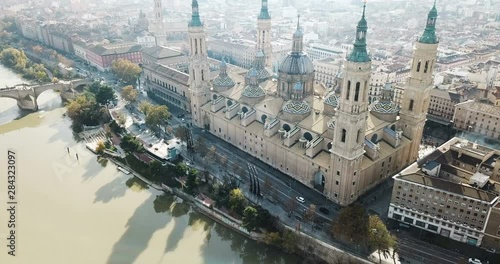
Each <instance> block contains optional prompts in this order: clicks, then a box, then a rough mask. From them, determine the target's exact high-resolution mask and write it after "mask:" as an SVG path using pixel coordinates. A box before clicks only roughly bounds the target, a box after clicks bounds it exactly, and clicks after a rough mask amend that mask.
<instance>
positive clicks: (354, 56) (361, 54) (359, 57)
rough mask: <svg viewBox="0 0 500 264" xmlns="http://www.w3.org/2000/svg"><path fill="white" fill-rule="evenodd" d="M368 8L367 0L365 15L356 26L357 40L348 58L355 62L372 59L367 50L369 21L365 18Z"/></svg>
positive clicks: (364, 8)
mask: <svg viewBox="0 0 500 264" xmlns="http://www.w3.org/2000/svg"><path fill="white" fill-rule="evenodd" d="M365 10H366V0H365V2H364V5H363V15H362V16H361V19H360V20H359V22H358V26H357V27H356V40H355V41H354V48H353V49H352V52H351V54H350V55H349V57H348V58H347V60H349V61H353V62H367V61H370V57H369V56H368V52H367V51H366V32H367V31H368V23H367V22H366V19H365Z"/></svg>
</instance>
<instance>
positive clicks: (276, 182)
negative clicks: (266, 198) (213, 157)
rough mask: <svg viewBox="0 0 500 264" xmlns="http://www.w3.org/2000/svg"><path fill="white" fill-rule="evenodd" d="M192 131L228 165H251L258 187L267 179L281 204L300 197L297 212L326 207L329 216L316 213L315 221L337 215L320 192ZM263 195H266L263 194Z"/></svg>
mask: <svg viewBox="0 0 500 264" xmlns="http://www.w3.org/2000/svg"><path fill="white" fill-rule="evenodd" d="M192 131H193V135H196V136H197V137H203V138H205V139H206V141H207V142H211V143H212V144H213V146H215V147H216V149H217V152H218V153H219V154H221V155H223V156H225V157H227V158H228V163H229V162H230V163H231V164H233V163H236V164H237V165H239V166H240V167H242V168H247V163H251V164H253V165H254V166H255V168H256V170H257V176H258V179H259V182H260V186H263V185H264V181H265V178H266V177H269V179H270V180H271V182H272V188H273V189H274V191H275V192H276V194H278V195H277V198H278V200H279V202H280V203H281V204H286V203H287V202H288V201H289V200H290V199H295V197H297V196H301V197H304V199H305V202H304V203H298V205H299V206H298V209H297V212H302V211H303V209H308V208H309V206H310V205H311V204H314V205H316V206H317V209H319V207H320V206H323V207H327V208H329V211H330V214H329V216H325V215H323V214H321V213H319V212H316V213H317V214H316V219H318V220H321V221H323V222H328V223H331V219H332V218H333V217H334V216H336V215H337V214H338V212H337V211H336V210H335V208H337V206H336V205H335V204H334V203H333V202H331V201H328V200H327V199H326V198H325V196H324V195H323V194H321V193H320V192H318V191H316V190H313V189H311V188H309V187H307V186H304V185H303V184H302V183H300V182H298V181H296V180H294V179H292V178H291V177H290V176H288V175H286V174H284V173H282V172H280V171H278V170H277V169H275V168H273V167H271V166H269V165H268V164H266V163H264V162H262V161H261V160H259V159H257V158H255V157H253V156H251V155H250V154H248V153H246V152H244V151H242V150H240V149H238V148H237V147H235V146H233V145H231V144H230V143H228V142H226V141H224V140H222V139H220V138H218V137H216V136H214V135H212V134H210V133H209V132H207V131H205V130H203V129H200V128H193V129H192ZM228 167H229V166H228ZM249 180H250V179H249V178H247V181H249ZM263 195H268V194H265V193H263Z"/></svg>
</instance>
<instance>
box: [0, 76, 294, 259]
mask: <svg viewBox="0 0 500 264" xmlns="http://www.w3.org/2000/svg"><path fill="white" fill-rule="evenodd" d="M22 81H23V80H22V79H21V78H19V77H17V76H15V74H13V73H12V72H11V71H10V70H8V69H6V68H4V67H3V66H0V87H4V86H5V85H13V84H16V83H20V82H22ZM38 103H39V105H40V110H39V111H38V112H36V113H25V112H22V111H20V110H18V109H17V105H16V102H15V101H14V100H12V99H7V98H0V124H1V125H0V146H1V148H0V151H1V152H2V153H0V164H4V167H3V168H0V170H1V171H2V173H0V176H1V177H0V204H1V205H2V207H3V208H6V207H7V186H6V182H7V179H6V176H5V175H6V173H4V172H6V169H7V168H6V166H7V165H6V164H7V153H6V152H7V148H9V149H11V150H12V151H14V152H15V153H16V160H17V162H16V168H17V171H16V173H17V176H16V184H17V187H16V188H17V189H16V200H17V202H18V203H17V205H16V219H15V220H16V230H15V232H16V233H15V236H16V256H15V257H12V256H9V255H8V254H7V251H8V250H9V249H8V248H7V247H6V245H7V243H8V241H7V240H6V238H7V237H8V235H10V233H9V232H10V229H8V228H7V221H8V218H7V217H6V214H5V212H6V211H5V210H6V209H2V213H1V214H0V244H1V245H0V263H9V264H11V263H12V264H17V263H20V264H26V263H51V264H58V263H62V264H67V263H72V264H77V263H82V264H89V263H93V264H94V263H95V264H100V263H110V264H114V263H117V264H127V263H140V264H142V263H145V264H152V263H155V264H156V263H160V264H161V263H169V264H170V263H179V264H184V263H186V264H191V263H192V264H196V263H206V264H224V263H287V264H292V263H301V260H299V258H297V257H296V256H290V255H287V254H285V253H283V252H281V251H279V250H276V249H274V248H271V247H267V246H265V245H264V244H259V243H256V242H254V241H251V240H249V239H246V238H245V237H243V236H241V235H239V234H237V233H235V232H233V231H232V230H229V229H227V228H225V227H224V226H222V225H219V224H217V223H215V222H214V221H212V220H211V219H209V218H207V217H205V216H203V215H201V214H199V213H197V212H195V211H194V210H193V209H192V208H191V207H190V206H189V205H188V204H187V203H185V202H183V201H182V200H181V199H178V198H175V197H174V196H171V195H166V194H164V193H162V192H160V191H157V190H154V189H152V188H147V186H145V185H144V183H143V182H141V181H140V180H138V179H136V178H134V177H130V176H127V175H125V174H123V173H121V172H119V171H118V170H117V169H116V167H115V166H114V165H113V164H110V163H105V162H102V161H98V160H97V158H96V156H94V155H92V154H91V153H90V152H88V151H87V150H86V149H85V148H84V145H83V144H82V143H78V142H76V141H75V138H74V136H73V133H72V131H71V130H70V121H69V120H68V119H67V118H65V117H63V113H64V108H63V107H62V103H61V100H60V98H59V96H58V94H57V93H55V92H51V91H47V92H45V93H43V94H42V95H40V97H39V100H38ZM67 148H69V149H70V153H69V154H68V152H67ZM76 153H78V155H79V160H77V159H76V157H75V155H76ZM7 208H8V207H7Z"/></svg>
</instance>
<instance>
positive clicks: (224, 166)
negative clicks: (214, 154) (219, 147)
mask: <svg viewBox="0 0 500 264" xmlns="http://www.w3.org/2000/svg"><path fill="white" fill-rule="evenodd" d="M227 162H228V160H227V157H226V156H220V158H219V164H220V165H221V166H222V169H224V171H226V170H227Z"/></svg>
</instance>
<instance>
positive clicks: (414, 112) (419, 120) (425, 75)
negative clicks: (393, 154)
mask: <svg viewBox="0 0 500 264" xmlns="http://www.w3.org/2000/svg"><path fill="white" fill-rule="evenodd" d="M437 16H438V14H437V9H436V2H434V6H433V7H432V9H431V11H430V12H429V14H428V16H427V25H426V27H425V30H424V33H423V34H422V36H420V37H419V38H418V40H417V41H416V42H415V47H414V49H413V59H412V63H411V70H410V77H409V78H408V79H407V81H406V86H405V90H404V95H403V102H402V105H401V111H400V117H401V119H400V122H399V129H401V130H402V131H403V135H404V136H405V137H407V138H409V139H411V140H412V145H411V148H410V155H408V156H407V157H409V159H410V160H409V161H408V162H407V163H406V164H410V163H411V162H413V161H415V160H416V159H417V156H418V150H419V147H420V142H421V140H422V133H423V131H424V125H425V120H426V116H427V110H428V108H429V99H430V92H431V90H432V88H433V87H434V76H433V71H434V65H435V64H436V55H437V49H438V44H439V39H438V38H437V37H436V19H437Z"/></svg>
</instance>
